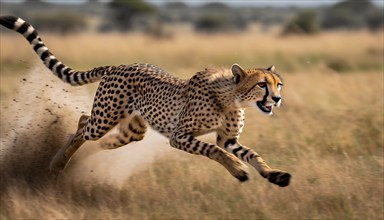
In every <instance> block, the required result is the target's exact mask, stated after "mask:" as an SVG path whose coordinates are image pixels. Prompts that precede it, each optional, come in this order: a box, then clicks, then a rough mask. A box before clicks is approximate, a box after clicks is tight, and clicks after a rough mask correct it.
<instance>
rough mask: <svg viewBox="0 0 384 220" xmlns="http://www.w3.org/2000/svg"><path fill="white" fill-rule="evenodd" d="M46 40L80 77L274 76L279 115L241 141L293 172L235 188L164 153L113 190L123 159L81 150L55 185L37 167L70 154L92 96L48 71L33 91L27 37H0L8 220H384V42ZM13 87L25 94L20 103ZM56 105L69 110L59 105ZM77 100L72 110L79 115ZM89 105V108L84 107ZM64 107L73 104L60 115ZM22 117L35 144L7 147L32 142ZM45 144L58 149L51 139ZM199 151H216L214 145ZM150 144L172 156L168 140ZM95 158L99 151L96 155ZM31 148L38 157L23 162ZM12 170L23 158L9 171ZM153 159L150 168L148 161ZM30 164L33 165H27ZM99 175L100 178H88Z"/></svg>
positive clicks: (252, 123)
mask: <svg viewBox="0 0 384 220" xmlns="http://www.w3.org/2000/svg"><path fill="white" fill-rule="evenodd" d="M42 37H43V39H45V42H46V43H47V45H48V47H49V48H50V49H51V50H52V51H53V52H54V53H55V55H56V56H57V57H58V58H59V59H61V60H62V61H64V62H65V63H67V64H68V65H70V66H71V67H73V68H76V69H89V68H92V67H94V66H100V65H110V64H121V63H131V62H149V63H154V64H156V65H158V66H160V67H163V68H164V69H166V70H169V71H170V72H172V73H174V74H177V75H178V76H180V77H183V78H187V77H189V76H191V75H192V74H193V73H194V72H196V71H198V70H201V69H203V68H204V67H206V66H208V65H217V66H220V65H224V66H227V67H228V66H230V65H231V64H232V63H234V62H236V63H239V64H240V65H243V66H244V67H267V66H268V65H270V64H274V65H276V67H277V70H278V71H280V72H281V74H282V76H283V78H284V88H283V103H282V107H281V108H280V109H276V110H274V115H273V116H271V117H265V116H264V115H261V114H260V113H258V112H257V110H255V109H247V111H246V124H245V129H244V132H243V134H242V136H241V138H240V141H241V142H242V143H243V144H245V145H247V146H249V147H251V148H253V149H255V150H256V151H257V152H258V153H260V154H261V155H262V156H263V157H264V159H266V160H267V161H268V162H269V164H270V165H271V166H273V167H276V168H279V169H284V170H287V171H289V172H291V173H292V175H293V181H292V184H291V185H290V186H289V187H287V188H279V187H277V186H274V185H272V184H270V183H268V182H267V181H265V179H263V178H261V177H260V176H259V174H258V173H257V172H256V171H254V170H253V169H251V168H250V170H249V171H250V175H251V180H250V181H248V182H246V183H239V182H238V181H237V180H236V179H234V178H233V177H232V176H231V175H230V174H228V173H227V171H226V170H225V169H223V168H222V167H221V166H220V165H218V164H216V163H215V162H212V161H210V160H209V159H206V158H203V157H198V156H193V155H189V154H187V153H184V152H181V151H177V150H169V151H167V152H166V153H164V154H160V153H159V154H158V153H156V155H158V156H157V157H156V159H155V161H154V162H153V163H150V165H148V164H147V165H146V166H144V167H141V168H140V169H137V170H136V172H133V173H132V172H129V174H124V173H125V172H126V171H124V169H123V168H122V167H120V168H119V169H121V171H120V173H121V175H122V178H124V181H123V184H121V185H120V184H119V185H118V184H116V183H114V182H113V181H112V182H108V181H104V180H105V179H108V178H110V177H108V176H110V172H112V171H113V170H114V171H115V172H113V173H116V170H117V169H118V168H117V166H119V165H118V164H117V160H118V158H120V159H121V158H122V157H123V156H122V154H121V155H119V153H116V154H115V155H114V157H115V158H114V157H110V156H107V152H97V154H98V156H103V155H105V157H104V158H105V161H102V160H95V159H92V158H95V154H96V153H95V152H94V151H91V153H89V152H88V151H87V150H84V151H82V150H81V149H80V151H79V152H78V153H77V154H76V155H75V157H74V158H73V160H72V162H71V164H70V167H69V169H68V170H67V171H66V173H64V175H63V176H62V177H61V178H60V179H59V180H56V181H54V180H51V179H50V177H49V176H47V175H46V170H44V168H43V167H44V165H47V163H48V162H49V158H50V156H51V155H52V154H53V152H54V150H55V149H54V148H57V147H59V146H60V145H61V144H62V143H63V142H65V138H66V135H67V134H68V133H70V132H71V131H72V129H73V128H74V126H75V123H76V119H77V117H79V116H80V114H81V111H86V112H87V111H89V108H90V106H91V99H92V94H93V93H94V89H95V86H90V88H89V90H85V91H83V92H82V93H81V94H79V93H78V89H77V88H73V89H71V90H70V92H65V91H66V90H69V87H68V86H67V85H64V84H62V83H59V81H58V80H57V79H55V78H54V77H53V76H51V75H50V74H49V72H48V71H46V70H35V69H34V70H33V71H32V73H33V75H39V74H40V75H41V77H42V79H31V77H30V75H24V73H22V72H29V71H30V70H28V69H27V68H30V67H32V66H34V65H39V66H41V65H42V64H40V63H39V61H38V59H37V57H36V56H35V55H34V54H33V52H32V50H31V49H30V48H29V47H28V46H27V43H26V42H24V44H23V41H24V40H23V39H21V37H15V36H14V35H1V38H0V39H1V41H0V43H1V50H0V55H1V56H0V64H1V67H0V70H1V75H0V76H1V91H2V97H3V99H2V101H1V102H2V107H1V108H2V113H1V114H2V115H1V124H2V128H1V131H2V135H1V139H2V145H1V152H2V153H1V154H2V157H1V158H2V161H0V162H1V165H2V166H1V167H2V172H1V183H2V184H1V187H2V190H1V194H0V196H1V198H0V199H1V207H0V215H1V217H2V218H8V219H13V218H35V219H36V218H72V219H78V218H83V219H85V218H87V219H89V218H104V219H111V218H129V219H149V218H150V219H212V218H214V219H383V218H384V214H383V213H384V208H383V207H384V199H383V196H384V191H383V189H384V154H383V145H384V143H383V142H384V134H383V127H384V119H383V115H384V112H383V111H384V98H383V91H384V83H383V82H384V81H383V80H384V78H383V72H382V71H383V62H382V58H383V53H382V52H383V43H382V41H381V40H380V39H381V38H382V33H377V34H369V33H365V32H357V33H355V32H337V33H328V34H320V35H318V36H315V37H289V38H280V37H276V36H271V35H262V34H253V33H249V34H238V35H228V36H222V35H217V36H206V35H198V36H194V35H189V34H186V35H183V34H180V35H177V36H175V37H174V38H173V39H171V40H164V41H158V40H154V39H152V38H148V37H144V36H141V35H118V34H110V35H88V34H84V35H76V36H65V37H59V36H54V35H42ZM15 51H18V52H17V53H15ZM31 57H32V58H31ZM35 63H37V64H35ZM14 73H20V74H14ZM340 73H343V74H340ZM15 77H16V78H17V77H18V78H17V80H13V79H14V78H15ZM23 78H25V79H26V81H24V80H23ZM46 84H47V85H48V87H47V86H46ZM57 87H58V88H57ZM14 88H17V90H18V93H20V94H18V95H17V94H14V93H13V89H14ZM32 88H35V90H32ZM62 89H64V90H65V91H64V92H63V91H62ZM41 90H44V91H41ZM91 90H92V92H90V91H91ZM53 91H55V92H56V93H55V94H53ZM61 93H62V95H63V96H65V100H61V99H58V100H55V99H53V98H52V96H53V97H58V96H61V95H60V94H61ZM20 96H25V97H28V99H27V100H29V101H28V103H27V104H29V106H23V105H21V104H22V103H21V102H20V101H21V100H20V98H18V97H20ZM36 96H37V97H39V98H40V99H39V98H37V97H36ZM15 98H16V101H17V103H15V100H13V99H15ZM47 99H51V101H48V102H47V101H46V100H47ZM72 99H73V100H76V103H72V104H71V100H72ZM83 100H84V102H86V104H89V108H88V109H87V108H86V107H82V106H83V105H84V104H79V103H78V102H82V101H83ZM64 101H65V102H64ZM63 102H64V103H65V105H60V103H63ZM33 103H36V106H33ZM37 103H39V104H38V105H37ZM15 105H16V106H17V107H16V108H14V107H12V106H15ZM79 106H81V107H79ZM6 107H7V108H6ZM47 108H48V109H50V112H51V113H52V114H49V113H47V111H46V110H45V109H47ZM78 108H79V109H78ZM71 109H72V112H71ZM73 109H74V110H73ZM12 111H16V112H17V113H13V114H11V112H12ZM73 111H75V112H73ZM36 114H42V115H41V116H40V115H39V116H37V115H36ZM44 114H46V115H44ZM26 115H28V120H29V118H31V117H32V118H33V116H35V118H34V121H33V123H32V125H31V126H32V127H31V128H33V131H34V132H30V133H28V132H24V133H22V134H21V133H20V132H19V133H18V134H19V136H16V137H18V138H19V139H18V140H15V141H13V142H11V143H13V144H8V143H9V142H7V140H8V136H6V135H5V134H8V133H9V132H10V131H12V130H13V131H25V127H24V126H25V125H24V124H22V123H19V121H21V122H23V120H27V119H26V118H27V117H26ZM55 115H56V116H55ZM57 119H59V120H58V121H57V122H56V123H55V124H53V127H49V125H50V123H51V122H52V121H55V120H57ZM44 120H45V121H44ZM68 122H70V123H69V125H68ZM37 124H39V126H37ZM21 126H23V128H22V127H21ZM47 127H48V128H49V130H46V129H45V128H47ZM35 132H38V133H39V134H40V136H39V135H36V134H35ZM44 134H46V135H48V136H54V137H56V138H53V139H52V138H51V139H49V138H48V139H47V138H45V136H44ZM12 137H14V136H12ZM147 138H150V137H147ZM204 138H205V139H207V140H208V141H210V142H214V139H215V138H214V136H213V135H211V136H207V137H204ZM20 139H25V140H27V143H29V145H28V144H26V143H25V141H24V142H23V141H21V140H20ZM12 140H13V139H12ZM15 143H20V144H16V145H15ZM31 143H32V144H31ZM154 143H155V144H154V145H156V143H158V145H161V146H164V145H166V144H165V143H164V140H158V141H155V142H154ZM57 145H58V146H57ZM151 145H153V143H152V144H151ZM161 146H160V147H161ZM87 147H89V148H92V149H93V148H95V147H97V143H91V144H90V146H87ZM141 147H146V146H141ZM147 147H148V150H151V148H150V146H147ZM124 148H126V149H128V148H129V146H126V147H124ZM124 148H123V149H121V150H122V151H123V150H125V149H124ZM32 149H34V150H35V151H34V152H37V154H36V153H31V154H28V152H30V151H31V150H32ZM119 150H120V149H119ZM119 150H116V151H119ZM15 152H16V153H15ZM42 152H45V153H42ZM131 152H132V154H135V153H136V154H143V155H144V154H145V153H143V151H135V150H133V151H131ZM144 152H145V150H144ZM39 155H40V156H39ZM132 156H133V155H132ZM132 156H130V155H129V154H124V158H126V160H127V161H130V160H133V159H132ZM7 158H15V159H12V162H9V161H8V160H9V159H8V160H7ZM145 158H147V155H146V156H145V157H143V159H142V160H143V161H145V160H146V159H145ZM22 161H24V162H25V161H28V162H29V164H30V165H29V166H27V168H26V167H24V166H21V165H20V164H23V163H22ZM19 162H20V163H19ZM85 163H86V164H85ZM27 164H28V163H27ZM100 165H102V166H103V169H100ZM20 166H21V167H20ZM138 166H140V165H138ZM109 169H110V170H111V171H110V172H109V171H108V170H109ZM17 171H20V172H17ZM31 172H32V173H33V174H34V175H30V174H31ZM15 173H17V175H16V174H15ZM75 174H76V175H75ZM93 175H95V176H97V178H96V179H90V178H91V177H93ZM27 177H28V178H27Z"/></svg>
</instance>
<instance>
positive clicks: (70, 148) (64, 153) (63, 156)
mask: <svg viewBox="0 0 384 220" xmlns="http://www.w3.org/2000/svg"><path fill="white" fill-rule="evenodd" d="M88 118H89V116H87V115H82V116H81V117H80V119H79V123H78V126H77V131H76V133H75V134H71V135H70V136H69V138H68V140H67V143H66V144H65V145H64V146H63V147H61V148H60V150H59V151H58V152H57V153H56V155H55V156H54V157H53V159H52V160H51V163H50V165H49V170H50V171H51V172H52V173H54V174H59V173H60V172H61V171H62V170H64V168H65V166H66V165H67V164H68V162H69V160H70V158H71V156H72V155H73V154H74V153H75V152H76V150H77V149H78V148H79V147H80V146H81V145H82V144H83V143H84V142H85V140H84V139H83V128H84V126H85V125H86V124H87V121H88Z"/></svg>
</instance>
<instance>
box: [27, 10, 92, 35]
mask: <svg viewBox="0 0 384 220" xmlns="http://www.w3.org/2000/svg"><path fill="white" fill-rule="evenodd" d="M31 23H32V24H33V25H34V26H35V27H36V28H37V29H38V30H41V31H49V32H55V33H59V34H68V33H73V32H78V31H83V30H84V29H86V27H87V23H86V19H85V17H84V16H83V15H80V14H77V13H65V12H62V13H52V14H51V13H49V14H39V15H35V16H33V17H31Z"/></svg>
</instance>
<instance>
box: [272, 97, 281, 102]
mask: <svg viewBox="0 0 384 220" xmlns="http://www.w3.org/2000/svg"><path fill="white" fill-rule="evenodd" d="M280 99H281V97H280V96H272V100H273V101H275V102H276V103H278V102H279V101H280Z"/></svg>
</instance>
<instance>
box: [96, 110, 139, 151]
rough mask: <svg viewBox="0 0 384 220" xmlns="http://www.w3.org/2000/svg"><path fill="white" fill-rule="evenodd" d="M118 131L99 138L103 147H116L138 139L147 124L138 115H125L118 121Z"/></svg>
mask: <svg viewBox="0 0 384 220" xmlns="http://www.w3.org/2000/svg"><path fill="white" fill-rule="evenodd" d="M118 130H119V132H118V133H116V134H110V135H109V136H107V137H105V138H103V139H102V140H101V144H100V146H101V147H102V148H103V149H116V148H119V147H122V146H124V145H127V144H129V143H131V142H133V141H140V140H142V139H143V138H144V135H145V132H146V131H147V124H146V122H145V121H144V119H143V118H142V117H141V116H140V115H133V116H130V117H126V118H124V119H123V120H121V121H120V123H119V129H118Z"/></svg>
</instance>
